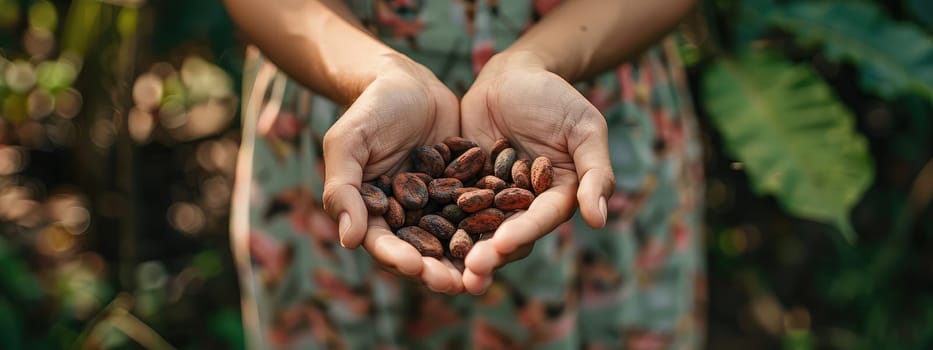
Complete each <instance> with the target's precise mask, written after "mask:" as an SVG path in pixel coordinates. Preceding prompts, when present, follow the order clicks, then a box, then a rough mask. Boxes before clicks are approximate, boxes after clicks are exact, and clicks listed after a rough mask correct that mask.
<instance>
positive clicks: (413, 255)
mask: <svg viewBox="0 0 933 350" xmlns="http://www.w3.org/2000/svg"><path fill="white" fill-rule="evenodd" d="M365 236H366V238H365V240H364V241H363V248H365V249H366V251H368V252H369V254H370V255H371V256H372V257H373V259H375V260H376V262H378V263H380V264H382V265H384V266H386V267H389V268H394V269H396V270H398V272H400V273H402V274H403V275H405V276H419V275H421V274H422V273H423V272H424V268H425V267H424V262H423V260H422V258H421V253H418V250H417V249H415V247H414V246H412V245H411V244H408V243H407V242H405V241H403V240H401V239H399V238H398V237H396V236H395V235H394V234H393V233H392V232H391V231H389V227H388V225H386V223H385V220H384V219H382V218H377V217H373V218H370V220H369V230H368V232H366V235H365Z"/></svg>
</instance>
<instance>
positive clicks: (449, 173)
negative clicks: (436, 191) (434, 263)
mask: <svg viewBox="0 0 933 350" xmlns="http://www.w3.org/2000/svg"><path fill="white" fill-rule="evenodd" d="M485 161H486V154H485V153H483V150H482V149H480V148H479V147H473V148H470V149H468V150H467V151H466V152H463V154H461V155H460V156H459V157H457V159H454V160H453V161H452V162H450V164H449V165H447V169H444V176H445V177H453V178H457V179H458V180H460V181H463V180H466V179H469V178H471V177H473V175H476V173H478V172H479V171H480V170H482V169H483V163H484V162H485Z"/></svg>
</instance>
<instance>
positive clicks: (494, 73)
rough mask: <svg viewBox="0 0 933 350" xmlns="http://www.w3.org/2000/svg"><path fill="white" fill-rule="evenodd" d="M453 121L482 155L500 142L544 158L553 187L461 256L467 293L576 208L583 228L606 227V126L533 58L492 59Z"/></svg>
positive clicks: (611, 183)
mask: <svg viewBox="0 0 933 350" xmlns="http://www.w3.org/2000/svg"><path fill="white" fill-rule="evenodd" d="M460 113H461V117H460V118H461V124H460V126H461V132H462V133H463V135H464V137H465V138H468V139H471V140H474V141H476V142H477V143H478V144H480V145H481V146H482V147H484V148H485V149H486V150H489V149H490V148H491V146H492V144H493V143H494V142H495V140H496V139H498V138H501V137H504V138H506V139H508V140H509V141H510V142H511V144H512V147H513V148H515V150H516V151H517V152H518V154H519V156H520V158H521V157H524V158H527V159H534V158H535V157H538V156H544V157H547V158H549V159H550V160H551V161H552V163H553V165H554V181H553V185H552V187H551V188H550V189H548V190H546V191H545V192H544V193H541V194H539V195H538V196H537V197H536V198H535V200H534V202H533V203H532V204H531V207H529V208H528V210H526V211H524V212H521V213H517V214H515V215H513V216H512V217H510V218H509V219H508V220H506V221H505V222H504V223H503V224H502V225H501V226H499V228H498V230H496V233H495V234H494V235H493V237H492V238H490V239H488V240H485V241H482V242H479V243H477V244H476V245H475V246H474V247H473V249H472V250H471V251H470V253H469V254H468V255H467V257H466V259H465V266H466V269H465V271H464V272H463V285H464V287H465V289H466V291H468V292H470V293H473V294H480V293H483V292H484V291H485V290H486V288H488V286H489V284H490V283H491V282H492V274H493V271H494V270H495V269H496V268H498V267H499V266H502V265H503V264H505V263H508V262H510V261H513V260H515V259H519V258H522V257H525V256H527V255H528V254H529V253H530V252H531V250H532V248H533V246H534V242H535V241H536V240H537V239H538V238H540V237H542V236H544V235H545V234H547V233H548V232H551V231H552V230H553V229H554V228H556V227H557V226H558V225H560V224H561V223H563V222H565V221H567V220H568V219H570V217H571V216H572V215H573V213H574V211H575V208H576V206H577V204H579V207H580V212H581V214H582V216H583V219H584V221H586V223H587V224H588V225H590V226H592V227H594V228H600V227H603V226H604V225H605V223H606V199H607V198H609V196H610V195H611V194H612V191H613V189H614V188H615V176H614V175H613V172H612V167H611V165H610V162H609V150H608V139H607V137H608V136H607V135H608V131H607V126H606V120H605V118H604V117H603V116H602V114H601V113H600V112H599V111H598V110H597V109H596V107H594V106H593V105H592V104H590V103H589V101H587V100H586V98H585V97H583V95H581V94H580V93H579V92H578V91H577V90H576V89H575V88H574V87H573V86H572V85H571V84H569V83H568V82H567V81H566V80H564V79H563V78H561V77H560V76H558V75H556V74H553V73H551V72H550V71H548V70H547V69H545V66H544V65H543V64H542V63H541V61H540V60H538V58H537V57H535V56H534V55H530V54H520V55H507V54H500V55H499V56H496V57H493V59H491V60H490V61H489V62H488V63H487V64H486V66H485V67H484V68H483V70H482V71H481V72H480V74H479V76H478V77H477V79H476V81H475V82H474V84H473V86H472V87H471V88H470V90H469V91H468V92H467V94H466V95H465V96H464V97H463V99H462V101H461V105H460Z"/></svg>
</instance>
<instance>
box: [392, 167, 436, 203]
mask: <svg viewBox="0 0 933 350" xmlns="http://www.w3.org/2000/svg"><path fill="white" fill-rule="evenodd" d="M392 192H394V193H395V199H397V200H398V202H399V204H401V205H402V207H404V208H405V209H408V210H414V209H421V208H423V207H424V206H425V205H427V204H428V186H427V185H425V183H424V181H423V180H421V178H419V177H418V176H417V175H415V174H414V173H399V174H398V175H395V178H394V179H392Z"/></svg>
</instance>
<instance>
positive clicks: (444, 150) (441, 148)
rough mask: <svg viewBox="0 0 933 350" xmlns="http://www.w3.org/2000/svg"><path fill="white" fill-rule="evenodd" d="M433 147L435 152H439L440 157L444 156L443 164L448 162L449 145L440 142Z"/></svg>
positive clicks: (449, 156)
mask: <svg viewBox="0 0 933 350" xmlns="http://www.w3.org/2000/svg"><path fill="white" fill-rule="evenodd" d="M434 149H436V150H437V153H439V154H440V155H441V157H442V158H444V164H447V163H450V158H451V154H450V147H447V144H445V143H443V142H441V143H439V144H436V145H434Z"/></svg>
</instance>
